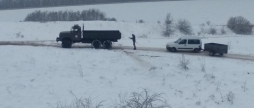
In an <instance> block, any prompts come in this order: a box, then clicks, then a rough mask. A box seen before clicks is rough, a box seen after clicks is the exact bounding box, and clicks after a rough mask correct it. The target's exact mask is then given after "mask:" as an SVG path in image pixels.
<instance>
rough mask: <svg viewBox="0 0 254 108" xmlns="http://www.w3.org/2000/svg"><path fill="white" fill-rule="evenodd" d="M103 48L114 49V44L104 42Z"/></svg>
mask: <svg viewBox="0 0 254 108" xmlns="http://www.w3.org/2000/svg"><path fill="white" fill-rule="evenodd" d="M103 47H104V48H106V49H110V48H112V42H111V41H109V40H106V41H104V42H103Z"/></svg>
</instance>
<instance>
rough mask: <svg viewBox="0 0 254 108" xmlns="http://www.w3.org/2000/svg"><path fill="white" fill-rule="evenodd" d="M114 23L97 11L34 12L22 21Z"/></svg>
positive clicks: (113, 19)
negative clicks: (99, 21)
mask: <svg viewBox="0 0 254 108" xmlns="http://www.w3.org/2000/svg"><path fill="white" fill-rule="evenodd" d="M93 20H101V21H116V19H115V18H107V17H106V14H105V13H103V12H101V11H99V10H98V9H89V10H83V11H81V12H80V11H76V12H74V11H58V12H55V11H35V12H32V13H30V14H28V15H27V16H26V18H25V19H24V21H35V22H46V21H93Z"/></svg>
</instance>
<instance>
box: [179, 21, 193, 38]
mask: <svg viewBox="0 0 254 108" xmlns="http://www.w3.org/2000/svg"><path fill="white" fill-rule="evenodd" d="M176 28H177V29H178V30H179V31H180V32H181V33H183V34H185V35H191V34H192V28H191V24H190V22H189V21H188V20H186V19H180V20H178V23H177V25H176Z"/></svg>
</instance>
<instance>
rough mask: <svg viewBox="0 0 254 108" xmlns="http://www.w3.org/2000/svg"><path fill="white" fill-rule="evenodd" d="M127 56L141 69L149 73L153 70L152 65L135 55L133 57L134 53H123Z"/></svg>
mask: <svg viewBox="0 0 254 108" xmlns="http://www.w3.org/2000/svg"><path fill="white" fill-rule="evenodd" d="M123 52H124V53H125V54H126V55H127V56H129V57H131V58H132V59H134V60H135V61H137V62H138V64H139V65H141V66H142V67H143V68H145V69H147V70H149V71H151V70H153V69H155V67H154V66H153V65H151V64H150V63H149V62H147V61H144V60H143V59H141V58H140V57H138V56H137V55H135V54H134V53H135V52H130V51H123Z"/></svg>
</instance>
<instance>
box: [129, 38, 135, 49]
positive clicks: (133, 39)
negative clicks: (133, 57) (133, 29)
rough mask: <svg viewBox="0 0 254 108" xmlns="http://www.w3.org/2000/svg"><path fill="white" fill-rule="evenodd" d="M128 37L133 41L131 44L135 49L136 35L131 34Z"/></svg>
mask: <svg viewBox="0 0 254 108" xmlns="http://www.w3.org/2000/svg"><path fill="white" fill-rule="evenodd" d="M130 39H132V41H133V46H134V50H136V44H135V43H136V36H135V35H134V34H132V37H130Z"/></svg>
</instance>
